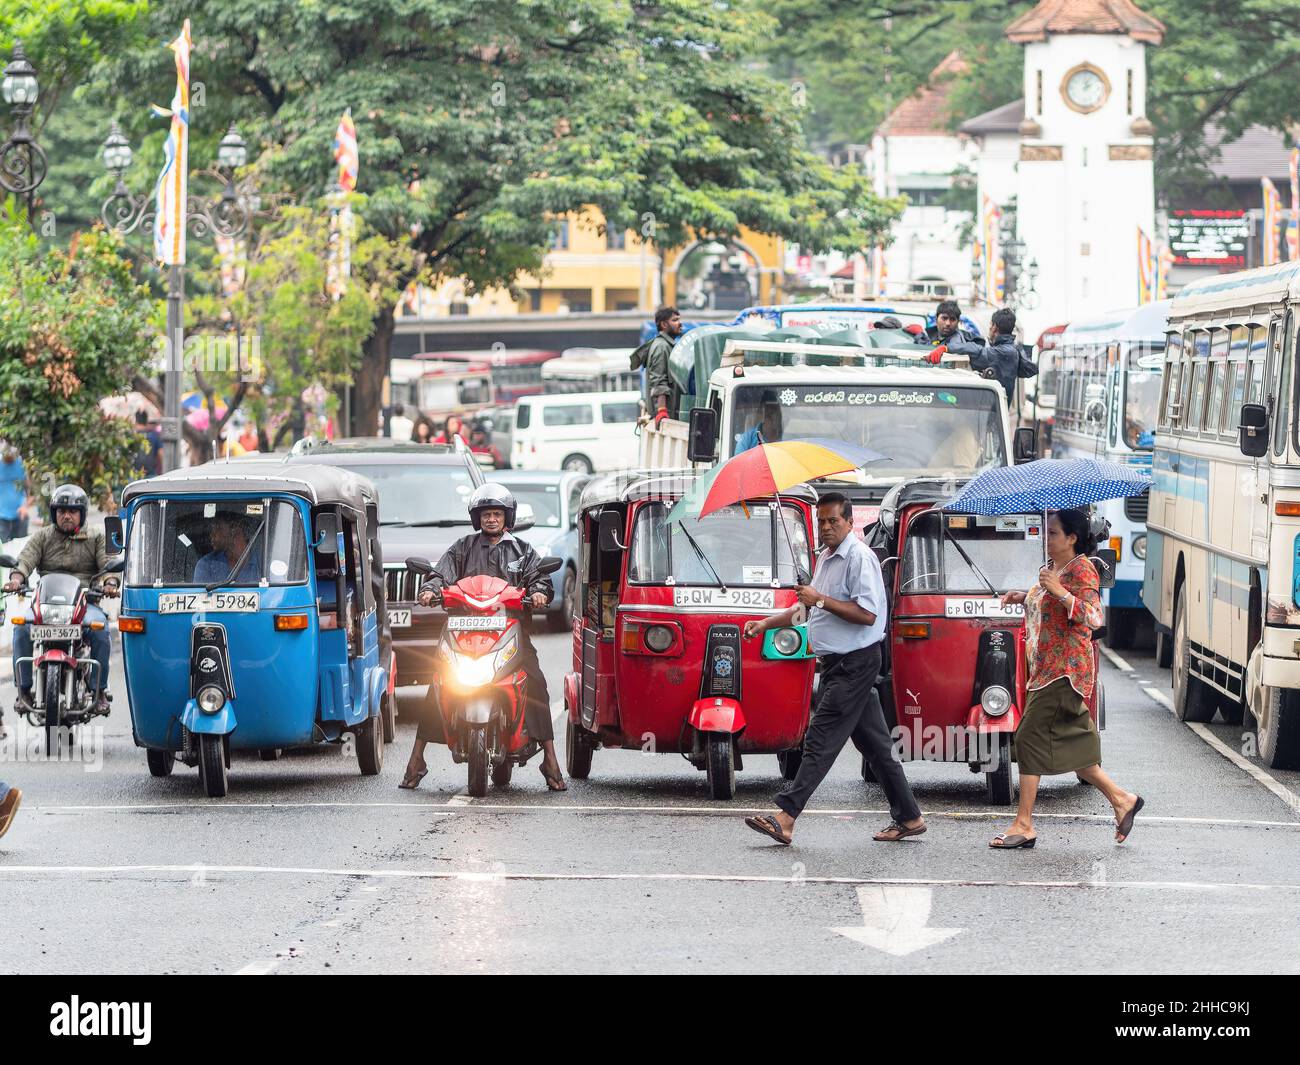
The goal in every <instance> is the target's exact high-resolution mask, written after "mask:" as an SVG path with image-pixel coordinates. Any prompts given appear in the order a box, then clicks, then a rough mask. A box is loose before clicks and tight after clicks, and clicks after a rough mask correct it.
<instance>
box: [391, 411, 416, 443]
mask: <svg viewBox="0 0 1300 1065" xmlns="http://www.w3.org/2000/svg"><path fill="white" fill-rule="evenodd" d="M414 428H415V422H413V421H411V419H410V418H408V417H407V416H406V408H405V407H403V406H402V405H401V404H400V403H396V404H394V405H393V413H392V414H391V415H390V416H389V418H388V437H389V439H390V440H410V439H411V431H412V430H413V429H414Z"/></svg>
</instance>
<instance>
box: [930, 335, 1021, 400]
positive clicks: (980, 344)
mask: <svg viewBox="0 0 1300 1065" xmlns="http://www.w3.org/2000/svg"><path fill="white" fill-rule="evenodd" d="M948 350H949V351H951V352H952V353H953V354H954V355H965V356H966V357H967V358H968V359H970V367H971V369H972V370H992V371H993V376H994V377H996V378H997V379H998V381H999V382H1001V384H1002V387H1003V388H1004V389H1006V392H1007V402H1008V403H1011V402H1014V400H1015V395H1016V378H1018V377H1034V376H1035V375H1037V373H1038V367H1037V366H1036V365H1034V362H1033V360H1031V359H1030V358H1028V357H1027V356H1026V355H1025V352H1024V349H1023V348H1022V347H1021V346H1020V345H1019V344H1017V343H1016V341H1015V338H1014V337H1010V336H999V337H998V338H997V339H996V340H995V341H993V342H991V343H990V342H987V341H984V340H971V341H966V342H964V343H962V342H959V343H956V344H951V343H950V344H949V345H948Z"/></svg>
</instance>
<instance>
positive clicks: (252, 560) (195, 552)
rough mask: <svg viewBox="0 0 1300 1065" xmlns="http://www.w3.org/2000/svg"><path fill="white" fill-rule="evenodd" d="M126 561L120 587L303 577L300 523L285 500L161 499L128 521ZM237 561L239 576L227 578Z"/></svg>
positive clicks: (304, 554) (147, 504)
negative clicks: (124, 575)
mask: <svg viewBox="0 0 1300 1065" xmlns="http://www.w3.org/2000/svg"><path fill="white" fill-rule="evenodd" d="M245 552H247V553H246V554H245ZM126 557H127V567H126V582H127V584H133V585H152V584H161V585H166V586H168V587H173V586H186V585H210V584H220V585H221V586H222V587H239V586H249V585H256V584H260V583H261V582H262V581H263V580H265V581H266V582H267V583H268V584H271V585H282V584H301V583H302V582H303V581H305V580H306V579H307V541H306V537H305V535H304V533H303V528H302V519H301V518H300V517H299V515H298V510H297V508H296V507H295V506H294V505H293V504H292V503H289V502H287V501H285V500H267V499H257V500H249V499H211V498H208V499H169V500H167V503H166V506H163V504H162V503H161V502H160V501H157V500H150V501H148V502H145V503H142V504H141V505H140V506H139V507H137V508H136V511H135V514H134V515H133V516H132V519H131V532H130V535H129V537H128V542H127V552H126ZM241 557H242V558H243V559H244V561H243V563H242V565H240V566H239V572H238V573H232V572H231V570H232V568H233V567H234V566H235V565H236V564H238V563H239V560H240V558H241Z"/></svg>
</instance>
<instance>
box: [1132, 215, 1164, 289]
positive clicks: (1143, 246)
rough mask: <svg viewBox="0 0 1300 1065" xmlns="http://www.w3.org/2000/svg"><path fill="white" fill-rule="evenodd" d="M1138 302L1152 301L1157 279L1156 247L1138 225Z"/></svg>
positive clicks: (1157, 282)
mask: <svg viewBox="0 0 1300 1065" xmlns="http://www.w3.org/2000/svg"><path fill="white" fill-rule="evenodd" d="M1137 237H1138V240H1137V268H1138V303H1150V302H1151V301H1152V300H1154V299H1155V298H1156V288H1157V286H1158V284H1159V281H1158V279H1157V276H1156V274H1157V270H1158V269H1159V267H1158V265H1157V263H1156V247H1155V243H1154V242H1153V241H1152V240H1151V238H1150V237H1148V236H1147V235H1146V233H1144V232H1143V231H1142V227H1141V226H1138V231H1137Z"/></svg>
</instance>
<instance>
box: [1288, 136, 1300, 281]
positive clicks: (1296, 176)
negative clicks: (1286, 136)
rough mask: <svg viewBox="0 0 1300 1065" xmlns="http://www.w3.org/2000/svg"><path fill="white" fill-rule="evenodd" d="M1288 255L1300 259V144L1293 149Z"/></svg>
mask: <svg viewBox="0 0 1300 1065" xmlns="http://www.w3.org/2000/svg"><path fill="white" fill-rule="evenodd" d="M1286 246H1287V256H1288V257H1289V258H1290V260H1291V261H1292V262H1296V261H1297V260H1300V145H1296V147H1294V148H1292V149H1291V222H1290V225H1288V226H1287V230H1286Z"/></svg>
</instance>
